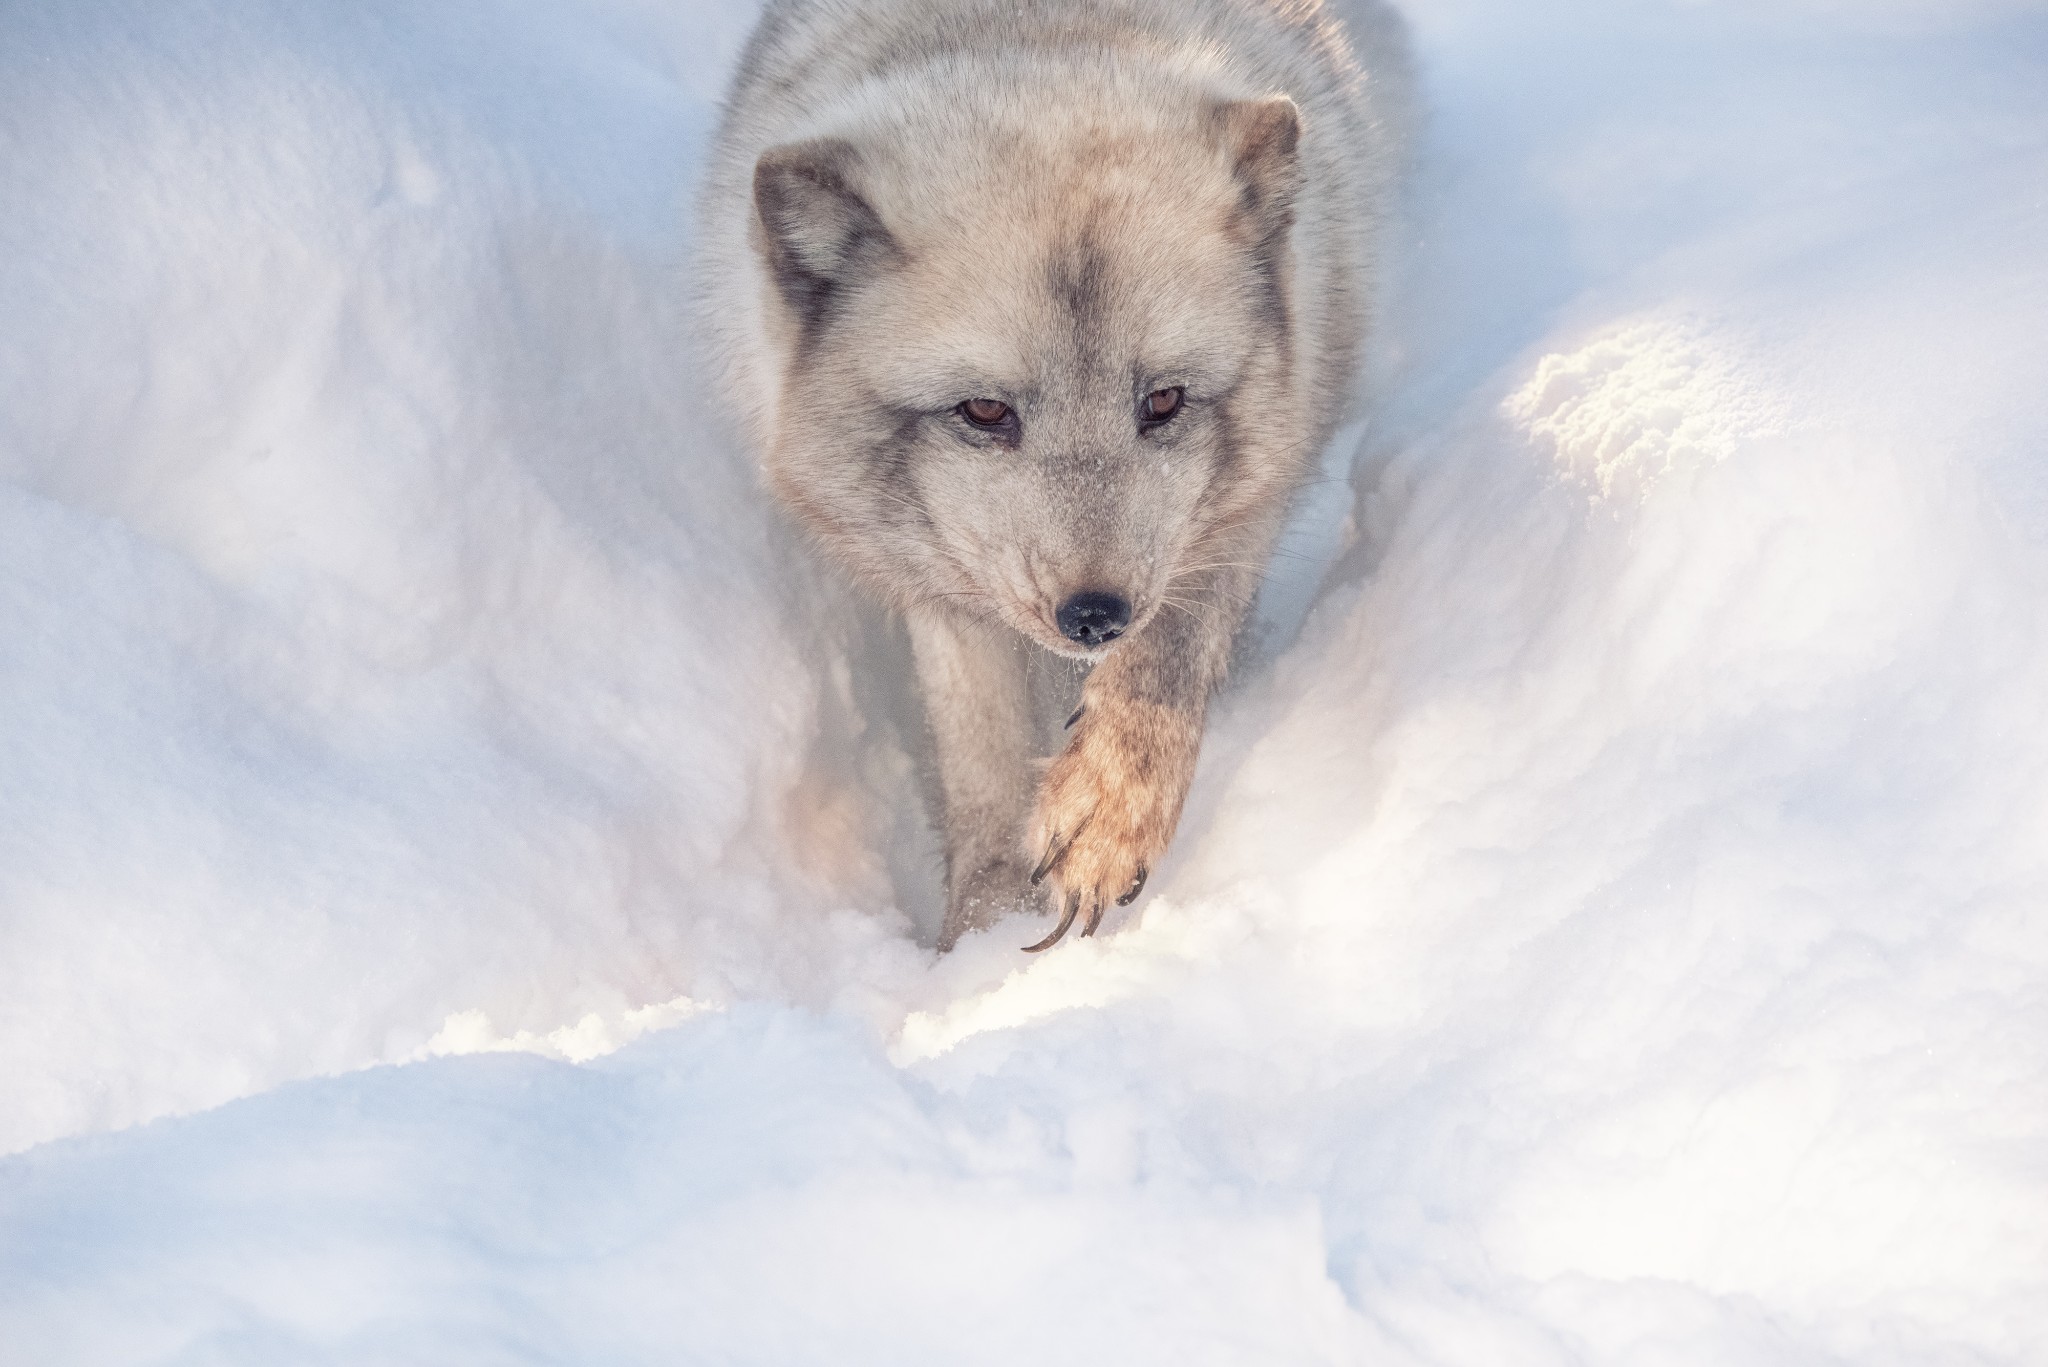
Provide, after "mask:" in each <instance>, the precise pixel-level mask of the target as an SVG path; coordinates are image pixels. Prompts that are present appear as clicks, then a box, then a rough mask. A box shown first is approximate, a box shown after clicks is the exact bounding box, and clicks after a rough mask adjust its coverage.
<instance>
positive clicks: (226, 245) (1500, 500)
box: [0, 0, 2048, 1364]
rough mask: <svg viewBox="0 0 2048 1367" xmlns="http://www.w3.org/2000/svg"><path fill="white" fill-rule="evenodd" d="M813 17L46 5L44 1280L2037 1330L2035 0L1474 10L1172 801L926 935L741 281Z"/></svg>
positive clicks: (700, 1345) (8, 683)
mask: <svg viewBox="0 0 2048 1367" xmlns="http://www.w3.org/2000/svg"><path fill="white" fill-rule="evenodd" d="M750 19H751V14H750V13H740V12H732V13H727V12H722V11H720V10H718V9H716V8H714V7H711V6H704V7H701V8H696V9H691V8H685V7H666V6H655V5H644V4H634V3H630V2H629V0H615V2H614V3H597V2H596V0H592V3H588V4H574V3H564V4H559V5H553V6H546V7H543V6H534V5H520V4H512V3H482V2H481V0H478V2H477V3H448V4H443V5H439V6H434V7H431V8H429V9H425V10H422V9H419V8H417V7H411V6H402V5H396V4H383V3H373V4H368V5H355V6H331V7H305V6H281V5H280V6H273V5H266V4H261V3H254V2H253V0H223V3H215V4H207V3H198V2H197V0H183V2H181V3H173V4H167V5H140V4H134V3H117V2H115V0H88V2H87V3H78V4H71V5H66V6H63V7H54V6H53V7H46V8H44V9H41V10H16V11H14V12H11V13H10V14H8V15H7V16H5V17H4V18H0V32H4V33H5V37H4V39H0V177H4V183H5V185H6V187H7V195H8V202H9V204H10V212H9V213H8V214H7V215H6V216H4V217H0V775H4V779H0V915H4V926H5V932H4V933H5V936H6V940H5V944H6V952H5V954H4V955H0V1058H4V1060H5V1062H4V1074H0V1088H4V1093H0V1145H4V1146H5V1147H6V1148H8V1149H12V1150H16V1151H19V1152H18V1156H16V1157H14V1158H11V1159H9V1160H6V1161H5V1162H4V1163H0V1341H4V1342H6V1343H8V1344H10V1345H14V1347H13V1348H12V1349H11V1350H10V1351H12V1352H16V1353H19V1354H22V1355H23V1357H24V1360H25V1361H35V1362H52V1363H54V1362H170V1361H180V1362H201V1361H204V1362H250V1363H265V1364H275V1363H290V1362H302V1361H303V1362H323V1361H347V1362H422V1363H427V1362H436V1363H438V1362H447V1361H454V1360H460V1361H465V1362H556V1361H589V1362H605V1363H617V1362H636V1361H675V1360H679V1359H680V1360H684V1361H704V1362H734V1361H745V1362H805V1361H816V1360H820V1359H824V1358H830V1359H832V1360H844V1361H891V1362H914V1361H926V1360H932V1361H941V1360H943V1361H952V1360H960V1359H962V1358H963V1357H964V1358H972V1359H973V1360H977V1361H988V1362H1009V1361H1017V1362H1023V1361H1039V1360H1042V1359H1043V1358H1044V1357H1045V1356H1046V1355H1047V1354H1048V1353H1060V1354H1064V1355H1067V1356H1069V1357H1075V1356H1078V1357H1079V1358H1081V1359H1082V1360H1088V1361H1096V1360H1101V1361H1110V1360H1124V1361H1128V1360H1138V1361H1174V1362H1203V1361H1214V1362H1243V1361H1303V1362H1310V1361H1387V1362H1418V1363H1425V1362H1426V1363H1474V1364H1497V1363H1504V1362H1511V1363H1547V1362H1558V1363H1565V1362H1587V1361H1592V1362H1613V1363H1630V1364H1640V1363H1664V1362H1669V1363H1692V1362H1701V1363H1704V1362H1743V1363H1761V1362H1798V1363H1808V1362H1834V1361H1855V1362H1859V1363H1867V1362H1929V1363H1935V1362H1940V1363H1946V1362H1964V1361H1970V1362H1978V1361H2013V1362H2018V1361H2024V1360H2026V1359H2027V1358H2028V1356H2029V1355H2030V1354H2031V1353H2034V1352H2037V1351H2038V1350H2037V1348H2036V1345H2038V1344H2039V1343H2040V1342H2041V1341H2042V1340H2043V1337H2044V1334H2048V1313H2044V1311H2043V1310H2042V1309H2041V1307H2042V1306H2043V1305H2048V1286H2044V1282H2048V1274H2044V1270H2048V1168H2044V1165H2043V1162H2042V1159H2041V1154H2042V1152H2043V1147H2042V1146H2043V1143H2044V1140H2048V990H2044V989H2048V928H2044V913H2048V714H2044V712H2043V708H2042V703H2041V699H2042V696H2043V684H2044V679H2048V483H2044V481H2043V479H2042V476H2041V470H2042V461H2043V456H2044V442H2048V398H2044V397H2043V391H2042V388H2041V386H2040V383H2039V368H2040V357H2041V356H2042V354H2043V349H2044V345H2048V247H2044V246H2043V245H2042V244H2043V243H2044V242H2048V207H2044V204H2043V201H2042V197H2041V193H2040V186H2041V185H2043V184H2048V86H2044V85H2043V83H2042V82H2041V81H2040V80H2039V79H2038V78H2039V72H2040V69H2041V63H2042V59H2043V58H2044V57H2048V21H2044V20H2043V19H2042V18H2041V17H2040V16H2039V15H2038V14H2036V13H2034V12H2033V11H2032V10H2030V9H2029V8H2027V7H2022V6H2001V5H1996V4H1984V5H1977V6H1972V7H1968V8H1958V7H1954V6H1940V7H1936V6H1916V5H1912V4H1896V5H1888V6H1882V7H1858V8H1856V9H1853V10H1851V9H1847V8H1839V7H1834V6H1829V5H1824V4H1811V5H1803V6H1795V7H1792V8H1787V7H1784V6H1774V7H1769V8H1767V9H1766V8H1751V7H1747V6H1739V5H1738V6H1731V7H1722V8H1717V9H1713V10H1707V9H1701V8H1697V7H1691V6H1683V5H1670V6H1666V5H1651V6H1635V7H1627V8H1625V9H1621V10H1619V11H1618V12H1610V11H1607V10H1604V9H1601V8H1598V7H1594V6H1590V5H1588V6H1571V7H1566V8H1556V7H1552V8H1548V9H1545V10H1543V11H1541V12H1535V11H1530V12H1523V11H1521V10H1518V9H1516V8H1515V7H1507V6H1492V5H1486V4H1480V3H1477V0H1474V3H1470V4H1465V3H1438V4H1428V5H1418V6H1415V7H1412V9H1411V19H1412V21H1413V23H1414V24H1415V27H1416V36H1417V45H1418V51H1419V54H1420V57H1421V62H1422V69H1423V77H1424V88H1425V92H1426V95H1427V98H1428V99H1429V102H1430V105H1431V110H1432V118H1433V124H1432V127H1431V131H1430V134H1429V137H1428V139H1427V142H1426V146H1425V148H1424V155H1423V161H1422V164H1421V167H1420V168H1419V173H1418V178H1417V185H1416V190H1415V196H1414V199H1415V203H1414V213H1413V222H1412V226H1411V228H1410V229H1409V230H1408V231H1407V232H1406V233H1405V234H1404V238H1403V242H1402V244H1401V255H1402V258H1403V259H1402V263H1401V266H1400V269H1399V272H1398V274H1399V279H1400V280H1401V282H1402V283H1401V287H1400V289H1399V291H1398V294H1397V297H1396V298H1394V299H1393V300H1392V301H1390V306H1389V311H1388V318H1387V322H1386V325H1385V327H1384V329H1383V333H1382V337H1381V357H1380V362H1379V365H1380V370H1381V372H1382V373H1381V375H1380V376H1379V381H1378V388H1379V390H1380V393H1381V395H1382V400H1381V403H1380V404H1379V406H1378V407H1377V408H1376V410H1375V413H1374V417H1373V419H1372V421H1371V422H1370V423H1369V424H1368V425H1367V427H1366V428H1365V430H1364V432H1363V435H1362V436H1360V437H1358V438H1357V439H1356V440H1355V441H1353V440H1347V441H1346V442H1345V443H1344V444H1343V446H1342V449H1340V450H1338V451H1336V452H1334V453H1333V454H1332V458H1331V463H1330V464H1331V470H1332V473H1333V481H1332V482H1330V483H1326V484H1323V485H1320V486H1318V487H1317V488H1316V489H1315V490H1313V491H1312V492H1311V494H1310V496H1309V497H1307V498H1306V499H1305V500H1304V505H1303V509H1302V514H1301V517H1300V518H1299V520H1298V527H1297V530H1296V534H1295V536H1294V537H1293V539H1292V541H1291V543H1290V546H1289V549H1288V553H1287V555H1286V556H1285V558H1284V559H1283V561H1282V563H1281V569H1280V572H1279V574H1278V576H1277V579H1276V583H1275V584H1274V585H1273V586H1272V589H1271V591H1270V592H1269V594H1268V596H1267V599H1266V602H1265V604H1264V605H1263V611H1262V614H1261V623H1262V635H1261V641H1260V649H1259V651H1258V652H1257V654H1256V656H1255V658H1254V659H1253V661H1252V662H1250V664H1249V665H1248V667H1247V669H1246V670H1245V671H1244V672H1243V673H1242V675H1241V676H1240V679H1239V681H1238V683H1237V685H1236V687H1235V689H1234V691H1233V692H1232V693H1231V694H1230V695H1229V696H1228V697H1227V698H1226V699H1225V700H1223V701H1222V703H1221V704H1220V705H1219V708H1218V711H1217V716H1216V720H1215V722H1214V724H1213V727H1212V731H1211V734H1210V737H1209V741H1208V744H1207V747H1206V751H1205V755H1204V761H1203V769H1202V773H1201V776H1200V778H1199V779H1198V782H1197V787H1196V790H1195V793H1194V794H1193V797H1192V799H1191V802H1190V807H1189V811H1188V814H1187V817H1186V819H1185V823H1184V825H1183V829H1182V833H1181V837H1180V840H1179V842H1178V844H1177V847H1176V851H1175V854H1174V856H1173V858H1172V859H1171V861H1170V862H1169V865H1168V867H1166V868H1164V869H1162V870H1160V871H1159V873H1158V875H1157V876H1156V877H1155V880H1154V886H1155V888H1156V892H1155V894H1154V895H1152V896H1151V897H1149V898H1148V899H1147V901H1146V902H1145V903H1143V904H1141V905H1140V906H1139V907H1137V908H1134V909H1133V911H1132V912H1130V913H1125V914H1123V915H1122V916H1120V918H1119V919H1117V920H1115V921H1113V922H1112V923H1111V925H1110V926H1109V927H1108V930H1107V933H1106V934H1105V936H1104V937H1103V938H1101V939H1099V940H1096V941H1089V942H1083V943H1077V944H1074V945H1070V946H1063V947H1061V949H1060V950H1059V951H1058V952H1056V953H1054V954H1050V955H1048V956H1046V957H1045V958H1043V959H1041V960H1030V961H1025V960H1022V959H1020V958H1019V957H1018V956H1017V955H1016V953H1015V947H1016V945H1017V944H1021V943H1023V942H1024V941H1025V939H1027V938H1030V936H1029V934H1028V931H1027V929H1026V928H1024V927H1016V928H1012V932H998V933H995V934H991V935H988V936H984V937H980V938H979V939H977V940H975V941H972V942H970V943H969V944H968V945H966V946H964V947H963V948H962V950H961V951H960V952H958V953H957V954H955V955H953V956H951V957H950V958H948V959H947V960H945V961H943V962H937V963H934V962H933V961H932V960H931V959H930V957H929V955H928V954H927V953H926V952H925V951H924V950H923V949H921V948H920V947H919V936H920V934H921V933H922V934H925V935H928V934H929V931H930V929H931V925H930V916H931V910H932V907H931V885H932V881H933V879H934V878H935V876H936V875H935V872H934V866H933V864H932V861H931V854H930V846H929V841H928V838H927V837H926V836H925V835H924V834H923V833H922V832H921V830H920V828H919V824H918V819H917V817H916V813H915V800H916V788H917V785H916V782H915V776H914V773H913V772H912V768H913V761H912V760H911V758H910V754H911V753H912V752H913V750H914V746H912V745H910V744H908V743H907V741H906V738H907V737H909V736H910V735H911V728H912V727H913V726H914V719H906V718H905V717H904V715H903V714H902V709H901V708H900V706H899V705H897V701H896V699H895V698H894V696H893V694H892V693H891V688H890V685H889V682H888V677H887V675H888V654H887V651H886V649H883V650H875V649H873V648H871V647H870V646H868V645H864V644H863V641H864V639H865V637H864V636H863V634H862V633H861V632H860V631H857V630H854V629H853V628H850V627H849V626H848V625H847V623H848V619H849V613H850V610H849V609H848V608H847V607H846V606H845V605H844V604H842V603H840V602H838V601H837V600H836V599H835V598H834V596H833V595H832V594H831V592H830V590H829V587H828V586H827V585H825V584H823V583H821V582H820V581H818V580H816V579H814V578H813V577H812V576H811V575H810V574H809V573H808V571H806V570H805V569H804V567H803V564H802V561H801V558H800V557H799V556H797V555H796V554H795V553H794V551H793V550H792V549H791V548H790V547H789V546H788V545H787V543H786V542H785V541H784V540H783V538H782V534H781V532H780V531H779V529H778V528H777V525H776V524H775V522H774V520H773V518H772V517H771V516H770V515H769V514H768V512H767V510H766V509H765V508H764V507H763V505H762V503H761V501H760V499H759V498H758V496H757V494H756V492H755V489H754V485H753V482H752V479H751V476H750V475H749V474H748V472H747V471H746V470H745V469H744V468H743V465H742V463H741V462H740V461H739V460H738V459H737V457H736V456H735V455H734V453H733V451H732V449H731V447H730V445H729V444H728V443H727V442H726V441H725V440H724V439H723V438H722V437H721V435H720V434H719V433H718V432H717V431H716V430H715V428H714V427H713V426H712V425H711V424H710V423H709V421H708V420H707V418H706V417H705V415H704V413H703V410H702V407H701V403H700V396H699V393H698V390H697V387H696V383H695V377H694V375H693V371H692V367H691V365H690V363H689V361H688V359H687V348H686V346H685V345H684V334H685V332H686V329H687V322H688V320H687V318H686V316H685V313H684V307H683V300H682V299H681V297H680V289H679V284H678V282H679V279H680V265H681V262H682V261H683V260H684V258H685V255H686V252H687V225H686V223H685V221H684V211H683V207H682V206H683V205H685V204H686V203H687V197H688V190H689V186H690V177H691V174H692V165H693V158H694V156H695V153H696V149H697V148H698V146H699V144H700V142H701V139H702V137H703V135H704V133H705V131H706V129H707V127H708V124H709V118H710V111H711V108H712V103H713V101H715V98H716V95H717V91H718V89H719V86H720V84H721V82H722V78H723V72H724V69H725V66H726V64H727V62H728V61H729V60H730V57H731V54H732V52H733V51H734V50H735V47H736V44H737V43H738V41H739V40H740V39H741V38H742V37H743V35H744V32H745V29H746V26H747V24H748V22H749V21H750ZM1311 601H1312V602H1313V608H1312V609H1309V606H1308V605H1309V604H1310V603H1311ZM1304 611H1306V619H1305V620H1302V618H1303V614H1304ZM877 680H880V682H877ZM621 1046H624V1047H621ZM496 1051H511V1052H496ZM479 1054H491V1055H492V1056H488V1057H482V1056H476V1055H479ZM535 1054H541V1055H549V1056H551V1057H534V1056H533V1055H535ZM448 1055H470V1056H467V1057H447V1056H448ZM435 1056H442V1057H435ZM398 1063H404V1064H405V1066H400V1067H389V1066H385V1067H378V1066H374V1065H380V1064H382V1065H389V1064H398ZM366 1069H367V1071H352V1070H366ZM335 1074H344V1075H342V1076H334V1075H335ZM287 1084H288V1085H287ZM255 1093H262V1095H252V1094H255ZM237 1097H246V1098H248V1099H245V1100H239V1101H233V1102H232V1104H226V1105H223V1104H222V1103H225V1102H230V1101H231V1099H233V1098H237ZM210 1107H211V1108H215V1109H212V1110H209V1111H207V1113H206V1114H203V1115H188V1116H187V1118H183V1119H156V1118H158V1117H166V1116H176V1115H183V1114H186V1113H190V1112H195V1111H201V1110H206V1109H207V1108H210ZM152 1119H156V1123H154V1124H149V1125H143V1126H140V1127H138V1128H123V1127H134V1126H137V1125H138V1122H143V1121H149V1120H152ZM98 1132H106V1133H98ZM70 1136H83V1137H70ZM67 1137H70V1138H67ZM53 1141H54V1142H53Z"/></svg>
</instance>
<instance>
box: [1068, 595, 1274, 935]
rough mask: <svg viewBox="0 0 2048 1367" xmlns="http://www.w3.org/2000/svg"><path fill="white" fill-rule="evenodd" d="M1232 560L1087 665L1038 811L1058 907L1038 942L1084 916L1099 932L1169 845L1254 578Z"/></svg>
mask: <svg viewBox="0 0 2048 1367" xmlns="http://www.w3.org/2000/svg"><path fill="white" fill-rule="evenodd" d="M1231 571H1232V572H1231V573H1228V574H1224V575H1217V576H1212V577H1209V578H1206V579H1204V578H1199V577H1197V578H1195V579H1194V580H1192V581H1186V580H1184V581H1182V582H1180V583H1178V584H1176V585H1175V587H1174V589H1173V593H1174V597H1175V602H1176V604H1177V605H1178V606H1177V607H1176V609H1175V610H1173V611H1167V612H1161V613H1160V614H1159V615H1157V616H1155V617H1154V618H1153V619H1152V620H1151V621H1149V622H1148V623H1147V624H1146V625H1145V626H1144V628H1143V629H1142V630H1140V631H1139V632H1138V633H1136V634H1135V635H1133V636H1129V637H1126V638H1125V639H1124V640H1122V641H1120V642H1118V643H1117V644H1116V645H1115V646H1114V647H1113V648H1112V649H1111V650H1110V652H1109V654H1108V655H1107V656H1106V657H1105V658H1104V659H1103V661H1102V662H1101V663H1100V664H1098V665H1096V667H1095V670H1094V672H1093V673H1092V674H1090V675H1089V677H1088V683H1087V685H1086V687H1085V688H1083V690H1082V692H1081V710H1080V713H1079V714H1078V716H1077V718H1076V720H1075V722H1074V724H1073V726H1072V728H1071V729H1070V730H1069V732H1068V740H1067V744H1066V748H1065V749H1064V750H1062V751H1061V752H1060V754H1059V755H1058V756H1057V757H1056V758H1055V759H1054V760H1053V761H1052V763H1051V764H1050V765H1049V766H1048V767H1047V769H1046V771H1045V776H1044V778H1043V780H1042V781H1041V782H1040V784H1039V790H1038V801H1037V808H1036V812H1035V814H1034V815H1033V817H1032V820H1031V825H1030V839H1031V843H1030V846H1029V848H1030V849H1032V850H1033V851H1034V852H1036V853H1037V855H1038V860H1037V864H1036V867H1035V868H1034V869H1033V870H1032V879H1033V881H1034V882H1041V881H1042V882H1046V883H1049V885H1050V887H1051V889H1052V895H1053V899H1054V905H1056V906H1058V907H1060V908H1061V919H1060V922H1059V925H1058V927H1057V928H1056V929H1055V930H1054V931H1053V933H1052V934H1051V935H1049V936H1047V937H1046V938H1045V939H1044V940H1042V941H1040V942H1039V943H1038V944H1035V945H1032V946H1030V949H1031V950H1033V951H1037V950H1041V949H1045V948H1048V947H1050V946H1051V945H1053V944H1055V943H1057V942H1058V940H1059V939H1060V937H1061V936H1062V935H1064V934H1065V933H1066V930H1067V928H1068V927H1069V926H1071V925H1073V924H1074V923H1075V920H1076V918H1077V917H1078V918H1080V920H1081V926H1082V930H1081V933H1082V934H1083V935H1092V934H1094V933H1095V927H1096V926H1097V925H1098V924H1100V923H1101V920H1102V913H1103V911H1104V910H1105V909H1106V907H1107V906H1108V905H1109V903H1111V902H1115V903H1117V904H1118V905H1120V906H1121V905H1128V904H1129V903H1131V902H1132V901H1135V900H1136V899H1137V896H1138V893H1139V892H1140V891H1142V890H1143V888H1144V886H1145V879H1146V877H1147V876H1148V875H1149V873H1150V872H1151V870H1152V869H1153V868H1155V867H1157V865H1158V862H1159V859H1160V857H1161V856H1162V855H1164V854H1165V853H1166V847H1167V845H1168V844H1169V843H1170V842H1171V841H1172V839H1173V832H1174V828H1175V827H1176V826H1177V825H1178V824H1179V823H1180V811H1181V804H1182V803H1183V802H1184V801H1185V800H1186V798H1187V792H1188V785H1189V784H1190V783H1191V782H1192V781H1193V780H1194V776H1195V759H1196V756H1197V755H1198V754H1199V753H1200V751H1201V748H1202V728H1203V726H1204V724H1205V722H1206V721H1207V718H1208V709H1209V696H1210V694H1211V693H1212V692H1214V691H1215V689H1216V687H1217V685H1218V684H1220V683H1221V682H1222V680H1223V675H1224V672H1225V670H1226V669H1227V668H1228V666H1229V661H1230V649H1231V643H1232V640H1233V639H1234V638H1235V636H1236V634H1237V627H1238V624H1239V623H1240V622H1241V621H1242V620H1243V617H1244V610H1245V606H1246V604H1247V603H1248V602H1249V599H1250V595H1251V592H1252V590H1253V588H1254V587H1255V585H1256V579H1255V578H1254V577H1253V576H1252V575H1251V574H1249V573H1247V572H1245V571H1244V570H1241V569H1239V568H1238V567H1235V566H1233V567H1231Z"/></svg>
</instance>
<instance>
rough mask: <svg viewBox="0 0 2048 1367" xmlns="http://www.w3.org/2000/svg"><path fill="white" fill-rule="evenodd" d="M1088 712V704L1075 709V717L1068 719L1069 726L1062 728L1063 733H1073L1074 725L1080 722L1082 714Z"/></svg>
mask: <svg viewBox="0 0 2048 1367" xmlns="http://www.w3.org/2000/svg"><path fill="white" fill-rule="evenodd" d="M1087 710H1088V704H1087V703H1082V704H1081V705H1080V706H1079V707H1077V708H1075V709H1074V715H1073V716H1071V717H1068V718H1067V724H1066V725H1065V726H1062V727H1061V728H1060V730H1062V731H1071V730H1073V729H1074V723H1075V722H1077V721H1079V720H1081V714H1082V713H1083V712H1086V711H1087Z"/></svg>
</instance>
